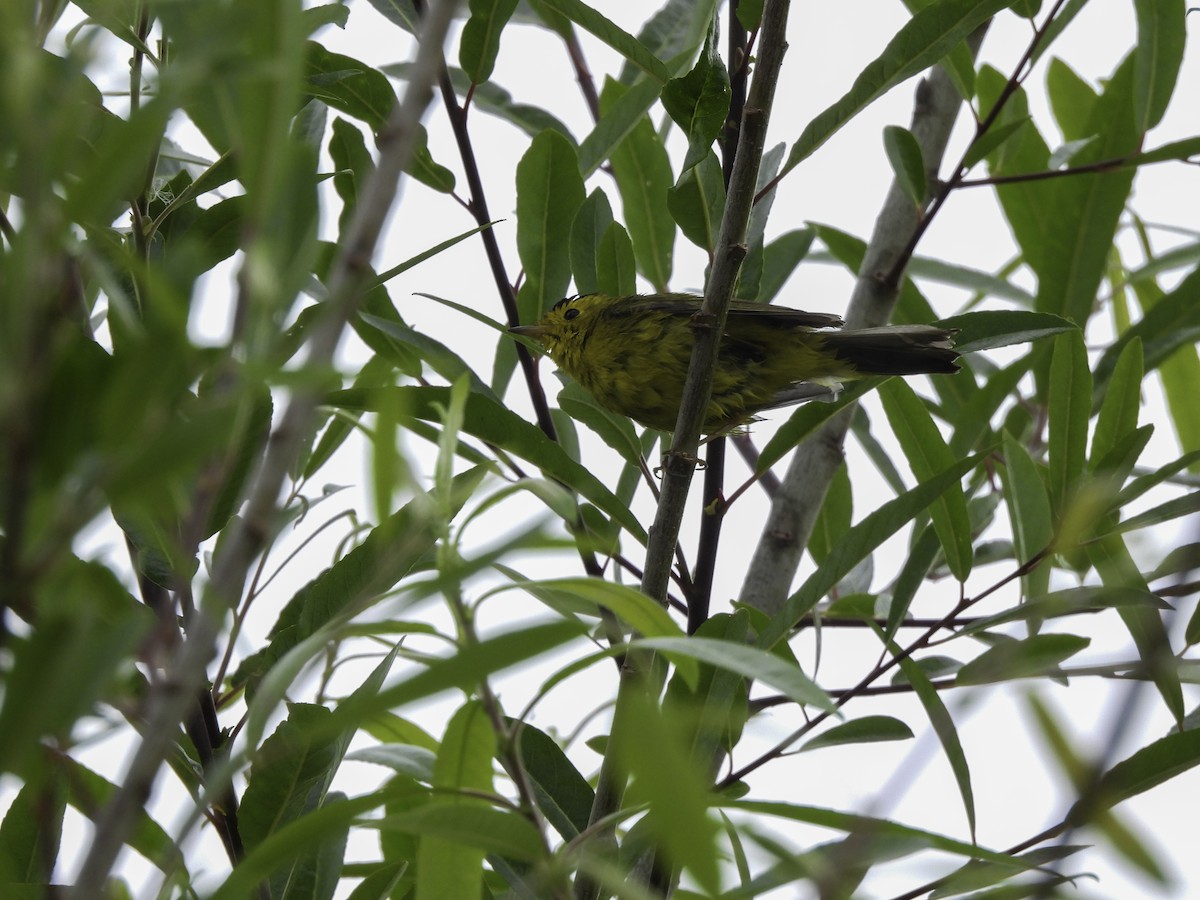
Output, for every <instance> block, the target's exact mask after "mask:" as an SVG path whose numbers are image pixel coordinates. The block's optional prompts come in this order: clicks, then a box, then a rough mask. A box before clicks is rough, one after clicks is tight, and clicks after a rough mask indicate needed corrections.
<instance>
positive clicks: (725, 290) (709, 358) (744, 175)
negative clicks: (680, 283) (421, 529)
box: [642, 0, 788, 600]
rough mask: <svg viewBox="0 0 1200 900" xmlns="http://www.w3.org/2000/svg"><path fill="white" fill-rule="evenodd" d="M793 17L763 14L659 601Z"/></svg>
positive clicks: (656, 573)
mask: <svg viewBox="0 0 1200 900" xmlns="http://www.w3.org/2000/svg"><path fill="white" fill-rule="evenodd" d="M787 14H788V2H787V0H771V2H768V3H767V4H766V6H765V7H764V9H763V18H762V28H761V35H762V40H761V43H760V45H759V56H758V67H757V70H756V71H755V73H754V81H753V84H752V85H751V88H750V93H749V96H748V97H747V100H746V106H745V109H744V110H743V113H742V127H741V135H740V138H739V140H738V147H737V153H736V155H735V157H734V163H733V171H732V173H731V176H730V182H729V192H728V196H727V198H726V202H725V215H724V217H723V219H722V221H721V233H720V237H719V239H718V241H717V250H716V254H715V257H714V259H713V264H712V272H711V275H710V276H709V282H708V289H707V291H706V292H705V296H704V304H703V306H702V307H701V311H700V313H699V314H698V315H697V316H696V317H695V321H694V322H693V323H692V327H693V328H694V330H695V333H696V337H695V343H694V346H693V348H692V360H691V365H690V366H689V368H688V377H687V381H686V382H685V383H684V389H683V402H682V404H681V406H680V409H679V419H678V421H676V423H675V432H674V436H673V438H672V441H671V449H670V450H669V451H668V453H667V454H666V457H665V458H664V460H663V483H662V493H661V495H660V496H659V503H658V512H657V515H656V516H655V520H654V525H653V526H652V527H651V529H650V545H649V547H648V549H647V552H646V571H645V574H644V576H643V578H642V591H643V592H644V593H645V594H646V595H647V596H649V597H653V598H655V599H659V600H661V599H662V597H663V596H664V595H665V593H666V586H667V578H668V575H669V571H670V559H671V548H672V547H674V546H675V542H676V540H677V539H678V537H679V527H680V523H681V521H682V519H683V509H684V504H685V503H686V501H687V493H688V489H689V487H690V486H691V483H692V473H693V471H694V470H695V466H696V452H697V449H698V447H699V435H700V428H701V426H702V425H703V423H704V416H705V412H706V410H707V408H708V400H709V396H710V395H711V393H712V374H713V367H714V365H715V364H716V359H717V349H718V347H719V345H720V339H721V332H722V331H723V330H724V327H725V316H726V313H727V312H728V309H729V300H730V298H731V297H732V296H733V288H734V284H735V283H736V281H737V276H738V271H739V269H740V267H741V264H742V260H743V259H744V258H745V256H746V232H747V229H748V226H749V221H750V211H751V209H752V207H753V204H754V192H755V187H756V185H757V182H758V169H759V164H760V163H761V161H762V151H763V147H764V146H765V144H766V134H767V121H768V118H769V116H770V111H771V103H772V101H773V99H774V95H775V85H776V84H777V82H778V80H779V70H780V67H781V65H782V63H783V54H784V51H785V50H786V48H787V42H786V40H785V38H786V29H787Z"/></svg>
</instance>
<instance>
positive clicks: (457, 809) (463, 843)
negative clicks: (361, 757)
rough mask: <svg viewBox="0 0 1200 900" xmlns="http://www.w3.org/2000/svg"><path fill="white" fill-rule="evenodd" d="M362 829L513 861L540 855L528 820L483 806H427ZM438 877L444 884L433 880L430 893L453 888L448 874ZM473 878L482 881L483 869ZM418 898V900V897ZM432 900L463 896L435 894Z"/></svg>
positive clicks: (368, 822) (371, 822)
mask: <svg viewBox="0 0 1200 900" xmlns="http://www.w3.org/2000/svg"><path fill="white" fill-rule="evenodd" d="M362 825H363V826H364V827H368V828H378V829H379V830H381V831H401V832H404V833H406V834H412V835H416V836H418V837H420V838H421V839H422V843H424V840H425V839H426V838H433V839H434V840H438V841H444V842H446V843H448V844H449V843H452V844H454V845H457V846H458V847H462V848H475V850H476V851H477V852H479V853H481V854H485V855H486V854H488V853H497V854H499V855H501V856H505V857H508V858H510V859H516V860H535V859H537V858H538V857H540V856H541V855H542V853H543V844H542V841H541V837H540V835H539V834H538V832H537V829H536V828H534V827H533V825H532V824H530V822H529V820H528V819H527V818H525V817H524V816H523V815H520V814H519V813H516V812H513V811H511V810H500V809H493V808H491V807H489V806H486V805H484V804H483V803H482V802H476V803H472V804H470V805H466V804H463V805H459V806H439V805H436V804H434V803H426V804H425V805H423V806H419V807H417V808H416V809H413V810H411V811H409V812H403V813H397V814H395V815H388V816H384V817H383V818H382V819H368V820H364V821H363V822H362ZM422 871H424V869H423V868H422V867H420V866H418V877H420V873H421V872H422ZM439 874H440V875H441V876H444V877H445V879H446V880H444V881H443V880H441V879H438V880H435V881H434V882H432V883H430V888H429V889H431V890H433V889H436V888H438V887H441V886H448V887H453V886H454V885H455V884H456V882H455V881H454V880H453V876H452V874H451V873H447V872H442V873H439ZM474 874H475V875H476V876H477V877H478V878H480V879H482V877H483V867H482V866H479V867H477V868H476V870H475V872H474ZM417 896H418V897H419V896H421V895H420V893H418V894H417ZM434 896H437V897H459V896H462V895H461V894H456V893H435V894H434ZM472 896H474V895H472Z"/></svg>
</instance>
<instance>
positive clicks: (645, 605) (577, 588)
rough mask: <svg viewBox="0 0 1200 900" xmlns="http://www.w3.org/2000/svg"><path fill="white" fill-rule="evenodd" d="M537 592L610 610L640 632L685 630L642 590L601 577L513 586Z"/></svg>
mask: <svg viewBox="0 0 1200 900" xmlns="http://www.w3.org/2000/svg"><path fill="white" fill-rule="evenodd" d="M513 587H519V588H521V589H522V590H526V591H529V592H530V593H532V594H537V593H539V592H542V591H552V592H557V593H562V594H567V595H570V596H572V597H575V598H577V599H579V600H582V601H584V603H586V604H587V605H588V606H603V607H604V608H605V609H608V610H611V611H612V612H613V613H615V614H616V615H617V616H618V617H619V618H620V619H621V620H622V621H623V622H625V623H626V624H627V625H628V626H629V627H630V628H632V629H633V630H634V631H636V632H637V633H638V634H642V635H647V636H650V637H660V636H661V637H682V636H683V631H682V630H681V629H680V627H679V626H678V625H676V624H675V620H674V619H672V618H671V616H670V614H669V613H668V612H667V611H666V609H665V608H664V607H663V606H662V605H660V604H658V603H655V602H654V601H653V600H651V599H650V598H649V597H647V596H646V595H645V594H643V593H642V592H641V591H639V590H637V589H635V588H631V587H629V586H628V585H624V584H617V583H616V582H613V581H605V580H603V579H602V578H552V579H548V580H542V581H523V582H520V583H519V584H516V585H513Z"/></svg>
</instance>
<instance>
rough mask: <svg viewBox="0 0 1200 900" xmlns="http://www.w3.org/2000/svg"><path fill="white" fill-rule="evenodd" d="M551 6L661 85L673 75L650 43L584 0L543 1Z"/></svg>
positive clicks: (542, 0)
mask: <svg viewBox="0 0 1200 900" xmlns="http://www.w3.org/2000/svg"><path fill="white" fill-rule="evenodd" d="M541 2H542V3H543V4H545V5H546V6H548V7H549V8H551V9H553V10H555V11H557V12H560V13H562V14H563V15H564V16H566V17H567V18H568V19H570V20H571V21H572V22H574V23H575V24H576V25H578V26H579V27H580V28H582V29H583V30H584V31H587V32H589V33H590V34H592V35H594V36H596V37H597V38H599V39H600V40H601V41H603V42H604V43H605V44H608V46H610V47H612V48H613V49H614V50H616V51H617V52H618V53H620V54H621V55H622V56H623V57H625V58H626V59H627V60H629V62H631V63H633V65H635V66H637V67H638V68H639V69H641V70H642V71H643V72H645V73H646V74H647V75H649V76H650V77H651V78H653V79H654V80H655V81H656V82H658V83H659V85H662V84H665V83H666V82H667V81H668V80H669V79H670V77H671V71H670V70H669V69H668V68H667V67H666V65H664V64H663V62H662V60H660V59H659V58H658V57H657V56H655V55H654V54H653V53H651V52H650V50H649V49H647V47H646V45H645V44H643V43H642V42H641V41H639V40H638V39H637V38H635V37H634V36H633V35H632V34H630V33H629V32H628V31H625V30H624V29H623V28H621V27H620V26H618V25H616V24H615V23H613V22H612V21H610V20H609V19H606V18H605V17H604V16H603V15H601V14H600V13H599V12H597V11H596V10H595V9H593V8H592V7H590V6H588V5H587V4H585V3H583V2H581V0H541Z"/></svg>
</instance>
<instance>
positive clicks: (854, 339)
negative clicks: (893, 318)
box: [822, 325, 958, 375]
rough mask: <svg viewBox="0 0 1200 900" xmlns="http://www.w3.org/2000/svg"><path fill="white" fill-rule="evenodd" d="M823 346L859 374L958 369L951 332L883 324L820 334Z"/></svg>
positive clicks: (946, 372)
mask: <svg viewBox="0 0 1200 900" xmlns="http://www.w3.org/2000/svg"><path fill="white" fill-rule="evenodd" d="M822 336H823V337H824V338H825V348H826V349H827V350H829V351H831V352H832V353H833V354H834V355H835V356H837V358H838V359H840V360H842V361H843V362H845V363H847V364H848V365H849V366H850V367H852V368H853V369H854V370H855V373H856V374H859V375H949V374H952V373H954V372H957V371H958V362H957V360H958V352H957V351H956V350H955V349H954V340H953V339H954V332H953V331H947V330H946V329H944V328H935V327H934V326H932V325H884V326H882V327H880V328H859V329H856V330H851V331H831V332H828V333H823V334H822Z"/></svg>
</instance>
